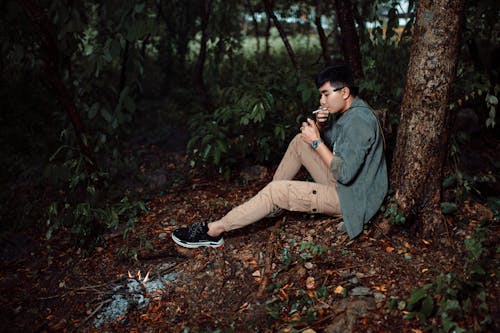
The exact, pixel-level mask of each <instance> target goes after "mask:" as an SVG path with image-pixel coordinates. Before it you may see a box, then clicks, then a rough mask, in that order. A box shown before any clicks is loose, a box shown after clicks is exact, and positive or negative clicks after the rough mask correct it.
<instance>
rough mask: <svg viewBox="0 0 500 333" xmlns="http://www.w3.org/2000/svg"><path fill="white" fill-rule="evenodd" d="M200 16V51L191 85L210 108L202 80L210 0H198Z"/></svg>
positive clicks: (210, 104)
mask: <svg viewBox="0 0 500 333" xmlns="http://www.w3.org/2000/svg"><path fill="white" fill-rule="evenodd" d="M199 4H200V18H201V41H200V52H199V53H198V58H197V59H196V64H195V66H194V70H193V75H192V79H193V85H194V86H195V87H196V90H197V91H198V93H199V94H201V96H202V97H203V102H204V104H205V107H207V108H208V109H212V108H213V105H212V103H211V101H210V96H209V94H208V92H207V88H206V86H205V82H204V80H203V69H204V67H205V59H206V57H207V43H208V22H209V19H210V11H211V7H212V0H208V2H207V0H200V3H199Z"/></svg>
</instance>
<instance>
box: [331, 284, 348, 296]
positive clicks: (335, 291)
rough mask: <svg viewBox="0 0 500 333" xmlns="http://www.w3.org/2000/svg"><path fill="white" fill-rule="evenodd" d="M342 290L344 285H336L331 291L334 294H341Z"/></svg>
mask: <svg viewBox="0 0 500 333" xmlns="http://www.w3.org/2000/svg"><path fill="white" fill-rule="evenodd" d="M344 290H345V288H344V287H342V286H337V287H336V288H335V290H334V291H333V292H334V293H335V294H337V295H341V294H343V293H344Z"/></svg>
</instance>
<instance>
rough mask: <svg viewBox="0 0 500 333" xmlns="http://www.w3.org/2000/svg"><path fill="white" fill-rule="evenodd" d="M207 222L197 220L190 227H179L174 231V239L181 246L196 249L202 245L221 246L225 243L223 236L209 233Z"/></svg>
mask: <svg viewBox="0 0 500 333" xmlns="http://www.w3.org/2000/svg"><path fill="white" fill-rule="evenodd" d="M207 232H208V225H207V222H195V223H193V224H192V225H191V226H190V227H186V228H179V229H176V230H174V232H173V233H172V239H173V240H174V242H175V243H177V244H178V245H180V246H184V247H188V248H190V249H194V248H197V247H201V246H211V247H219V246H221V245H222V244H224V238H222V236H218V237H212V236H209V235H208V234H207Z"/></svg>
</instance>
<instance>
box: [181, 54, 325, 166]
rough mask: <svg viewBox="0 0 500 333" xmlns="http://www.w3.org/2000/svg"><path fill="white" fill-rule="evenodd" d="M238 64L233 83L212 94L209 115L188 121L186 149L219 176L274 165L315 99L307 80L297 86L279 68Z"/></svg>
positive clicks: (253, 62)
mask: <svg viewBox="0 0 500 333" xmlns="http://www.w3.org/2000/svg"><path fill="white" fill-rule="evenodd" d="M239 60H240V61H242V62H243V63H242V64H241V65H240V66H241V67H242V68H245V69H244V71H243V70H242V72H241V73H238V80H234V79H231V80H229V82H235V84H234V85H230V86H226V87H221V88H220V89H218V95H217V97H216V99H217V105H218V107H217V108H216V109H215V111H214V112H213V113H212V114H207V113H206V111H202V112H200V113H197V114H195V115H193V117H191V118H190V122H189V128H190V131H191V134H192V137H191V140H190V142H189V143H188V149H189V150H190V151H191V152H193V153H194V157H195V160H196V161H199V162H201V163H205V164H208V165H213V166H215V167H217V168H218V170H219V172H221V173H229V172H230V170H231V169H232V168H234V167H235V166H237V165H239V164H241V163H244V161H251V163H272V162H275V161H276V160H277V159H278V158H279V157H280V156H281V155H282V153H283V150H284V146H285V144H286V143H288V141H289V139H290V138H291V137H292V136H293V135H295V134H296V133H298V129H297V125H298V123H299V120H300V118H301V115H302V114H304V113H309V112H310V110H312V108H313V106H312V105H314V104H313V103H314V102H315V100H316V97H317V96H316V94H315V92H316V89H315V87H314V85H313V82H312V80H311V81H305V80H304V81H301V82H299V83H298V82H297V81H298V79H297V76H296V75H295V74H294V73H292V72H290V71H289V70H287V69H286V68H285V69H282V66H281V67H276V68H279V69H278V70H274V69H272V68H271V67H272V66H273V64H269V65H268V66H266V65H262V63H260V62H258V60H255V59H251V60H245V59H244V58H240V59H239ZM258 65H260V67H261V68H258ZM262 67H264V68H262ZM254 70H255V71H254ZM235 75H236V74H235ZM226 84H227V83H226ZM193 163H196V162H193Z"/></svg>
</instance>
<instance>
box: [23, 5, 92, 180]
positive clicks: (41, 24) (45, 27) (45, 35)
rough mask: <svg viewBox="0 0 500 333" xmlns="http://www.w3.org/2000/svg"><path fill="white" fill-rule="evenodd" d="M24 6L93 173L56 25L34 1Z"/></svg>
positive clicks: (48, 76) (51, 82)
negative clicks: (63, 70)
mask: <svg viewBox="0 0 500 333" xmlns="http://www.w3.org/2000/svg"><path fill="white" fill-rule="evenodd" d="M22 6H23V9H24V12H25V13H26V15H27V16H28V18H29V19H30V20H31V22H32V24H33V26H34V27H35V28H36V30H37V31H38V34H39V38H40V50H41V56H42V60H43V66H42V68H43V73H44V74H45V75H44V77H43V78H44V80H45V82H46V83H47V84H48V86H49V88H50V89H51V90H52V93H53V94H54V95H55V96H56V98H57V99H58V101H59V103H60V104H61V106H62V108H63V109H64V111H65V112H66V114H67V115H68V117H69V119H70V121H71V124H72V125H73V128H74V130H75V136H76V140H77V142H78V146H79V147H80V150H81V152H82V154H83V155H84V156H85V157H86V158H85V166H86V168H87V171H88V172H89V173H92V172H94V171H96V170H97V161H96V159H95V156H94V154H93V150H92V149H91V148H90V147H89V146H88V144H87V143H86V142H85V141H84V135H85V126H84V124H83V121H82V119H81V117H80V115H79V114H78V112H77V110H76V106H75V103H74V102H73V99H72V97H71V95H70V93H69V91H68V89H67V88H66V86H65V85H64V82H63V81H62V79H61V76H60V73H59V67H60V57H59V52H58V50H57V42H56V39H55V33H54V27H53V25H52V23H51V22H50V20H49V19H48V18H47V17H46V16H45V15H44V12H43V11H42V9H40V8H39V7H38V6H37V5H36V4H35V2H34V1H32V0H23V1H22Z"/></svg>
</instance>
